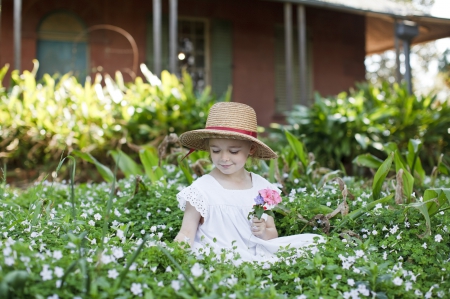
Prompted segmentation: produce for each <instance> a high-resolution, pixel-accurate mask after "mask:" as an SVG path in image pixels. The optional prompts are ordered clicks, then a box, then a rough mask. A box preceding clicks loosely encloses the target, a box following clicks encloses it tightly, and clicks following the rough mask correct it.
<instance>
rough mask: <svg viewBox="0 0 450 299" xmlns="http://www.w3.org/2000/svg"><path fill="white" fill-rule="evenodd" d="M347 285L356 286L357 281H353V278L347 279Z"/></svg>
mask: <svg viewBox="0 0 450 299" xmlns="http://www.w3.org/2000/svg"><path fill="white" fill-rule="evenodd" d="M347 283H348V285H349V286H354V285H355V280H353V279H352V278H349V279H347Z"/></svg>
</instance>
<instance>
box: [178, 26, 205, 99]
mask: <svg viewBox="0 0 450 299" xmlns="http://www.w3.org/2000/svg"><path fill="white" fill-rule="evenodd" d="M207 32H208V23H207V22H206V20H201V19H184V18H180V19H179V21H178V68H179V73H178V75H179V76H180V75H181V71H182V70H186V71H187V72H188V73H189V74H190V75H191V77H192V82H193V84H194V89H195V90H197V91H202V90H203V89H204V88H205V86H206V85H208V84H210V82H209V81H210V80H209V67H208V66H209V61H208V56H209V55H208V47H206V45H207V44H208V42H207V36H208V35H207Z"/></svg>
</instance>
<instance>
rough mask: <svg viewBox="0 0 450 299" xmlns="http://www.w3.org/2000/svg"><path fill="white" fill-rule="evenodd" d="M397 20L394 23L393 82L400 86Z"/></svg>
mask: <svg viewBox="0 0 450 299" xmlns="http://www.w3.org/2000/svg"><path fill="white" fill-rule="evenodd" d="M396 30H397V20H395V21H394V45H395V82H397V83H398V84H400V82H401V81H402V77H401V76H402V75H401V73H400V41H399V38H398V36H397V33H396Z"/></svg>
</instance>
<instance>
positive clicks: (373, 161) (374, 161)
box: [352, 154, 383, 168]
mask: <svg viewBox="0 0 450 299" xmlns="http://www.w3.org/2000/svg"><path fill="white" fill-rule="evenodd" d="M352 162H353V163H354V164H356V165H358V166H365V167H369V168H379V167H380V166H381V164H383V160H381V159H379V158H377V157H375V156H374V155H371V154H363V155H359V156H357V157H356V158H355V159H353V161H352Z"/></svg>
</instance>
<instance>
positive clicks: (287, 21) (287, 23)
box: [284, 3, 293, 111]
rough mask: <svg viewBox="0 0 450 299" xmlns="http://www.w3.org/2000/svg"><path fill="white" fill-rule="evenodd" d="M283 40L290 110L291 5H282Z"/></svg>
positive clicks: (290, 106)
mask: <svg viewBox="0 0 450 299" xmlns="http://www.w3.org/2000/svg"><path fill="white" fill-rule="evenodd" d="M284 36H285V38H284V40H285V44H284V47H285V56H286V109H287V111H290V110H292V102H293V101H292V98H293V90H292V87H293V80H292V4H291V3H284Z"/></svg>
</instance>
